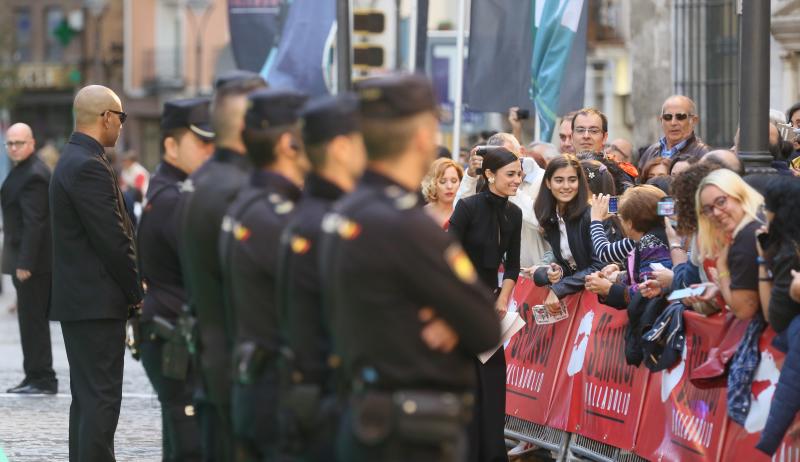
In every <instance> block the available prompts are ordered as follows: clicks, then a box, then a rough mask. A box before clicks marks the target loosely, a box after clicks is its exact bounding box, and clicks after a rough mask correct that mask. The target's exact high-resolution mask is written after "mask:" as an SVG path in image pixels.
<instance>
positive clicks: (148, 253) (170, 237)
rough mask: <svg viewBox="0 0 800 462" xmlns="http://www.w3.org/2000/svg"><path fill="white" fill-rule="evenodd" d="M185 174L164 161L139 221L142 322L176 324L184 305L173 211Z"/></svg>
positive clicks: (153, 182) (149, 189)
mask: <svg viewBox="0 0 800 462" xmlns="http://www.w3.org/2000/svg"><path fill="white" fill-rule="evenodd" d="M185 179H186V173H184V172H183V171H182V170H181V169H179V168H177V167H175V166H174V165H171V164H169V163H167V162H162V163H161V164H159V166H158V169H157V170H156V173H155V175H153V177H152V178H150V187H148V188H147V197H146V198H145V201H144V207H142V215H141V218H140V219H139V229H138V232H137V239H138V243H139V246H138V248H139V264H140V268H139V270H140V271H141V273H142V280H143V281H145V282H146V284H147V293H146V294H145V297H144V306H143V307H142V320H143V321H148V320H151V319H153V316H160V317H162V318H165V319H167V320H171V321H175V320H176V319H177V318H178V315H179V314H180V313H181V307H182V306H183V304H184V303H186V291H185V290H184V288H183V276H182V272H181V262H180V259H179V258H178V220H176V219H175V210H176V207H177V205H178V199H180V186H181V185H180V183H181V182H182V181H183V180H185Z"/></svg>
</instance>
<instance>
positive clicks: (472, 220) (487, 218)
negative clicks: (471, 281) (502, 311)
mask: <svg viewBox="0 0 800 462" xmlns="http://www.w3.org/2000/svg"><path fill="white" fill-rule="evenodd" d="M492 200H494V201H500V197H499V196H495V195H494V194H492V193H491V192H489V191H483V192H480V193H478V194H476V195H474V196H470V197H467V198H466V199H461V200H460V201H458V203H457V204H456V208H455V210H454V211H453V215H452V216H451V217H450V226H449V227H448V232H449V233H450V234H452V235H454V236H455V238H456V239H458V241H459V242H461V245H462V246H463V247H464V251H466V252H467V255H469V258H470V260H471V261H472V264H473V265H474V266H475V268H476V270H477V271H478V275H479V276H480V279H481V281H483V283H484V284H486V285H487V286H489V288H490V289H495V288H497V285H498V284H497V283H498V281H497V270H498V269H499V267H500V264H501V263H502V264H503V268H504V273H503V279H504V280H505V279H511V280H512V281H516V280H517V277H519V271H520V268H519V251H520V239H521V238H520V232H521V229H522V210H520V208H519V207H517V206H516V205H515V204H512V203H511V202H509V201H508V200H507V199H506V200H504V201H500V202H502V207H503V208H502V216H503V220H504V223H503V224H502V225H501V226H500V230H499V231H498V232H500V233H502V235H501V236H499V237H500V239H499V242H498V244H497V247H500V248H498V250H497V251H495V250H493V249H489V251H491V254H490V255H486V253H487V249H486V243H487V241H488V240H490V239H492V237H491V236H492V234H493V232H492V229H491V226H492V219H491V215H492V214H493V213H494V211H493V208H492V205H491V201H492ZM503 230H505V231H503Z"/></svg>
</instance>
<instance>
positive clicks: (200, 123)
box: [161, 97, 214, 141]
mask: <svg viewBox="0 0 800 462" xmlns="http://www.w3.org/2000/svg"><path fill="white" fill-rule="evenodd" d="M210 104H211V100H210V99H209V98H202V97H200V98H187V99H176V100H172V101H167V102H166V103H164V111H163V112H162V113H161V130H162V131H163V132H168V131H170V130H175V129H177V128H188V129H189V130H191V131H192V133H194V134H195V135H197V136H199V137H200V138H201V139H203V140H205V141H211V140H213V139H214V132H213V130H212V129H211V126H210V116H209V110H208V108H209V105H210Z"/></svg>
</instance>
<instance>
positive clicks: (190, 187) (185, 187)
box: [179, 178, 194, 193]
mask: <svg viewBox="0 0 800 462" xmlns="http://www.w3.org/2000/svg"><path fill="white" fill-rule="evenodd" d="M179 185H180V188H179V189H180V190H181V192H182V193H183V192H194V183H192V179H191V178H187V179H185V180H183V181H181V182H180V183H179Z"/></svg>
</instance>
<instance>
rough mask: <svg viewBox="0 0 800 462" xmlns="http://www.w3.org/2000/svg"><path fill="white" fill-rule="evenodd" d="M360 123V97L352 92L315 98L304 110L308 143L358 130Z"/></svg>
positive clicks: (304, 123)
mask: <svg viewBox="0 0 800 462" xmlns="http://www.w3.org/2000/svg"><path fill="white" fill-rule="evenodd" d="M359 125H360V124H359V114H358V99H357V98H356V96H355V95H353V94H352V93H345V94H342V95H339V96H324V97H322V98H318V99H315V100H314V101H311V102H310V103H308V105H307V106H306V107H305V109H304V110H303V138H304V139H305V141H306V143H308V144H318V143H324V142H326V141H330V140H332V139H334V138H336V137H337V136H339V135H347V134H350V133H353V132H357V131H358V130H359Z"/></svg>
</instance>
